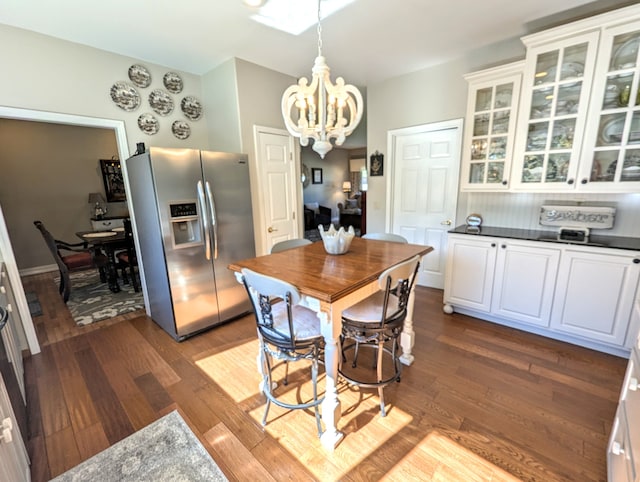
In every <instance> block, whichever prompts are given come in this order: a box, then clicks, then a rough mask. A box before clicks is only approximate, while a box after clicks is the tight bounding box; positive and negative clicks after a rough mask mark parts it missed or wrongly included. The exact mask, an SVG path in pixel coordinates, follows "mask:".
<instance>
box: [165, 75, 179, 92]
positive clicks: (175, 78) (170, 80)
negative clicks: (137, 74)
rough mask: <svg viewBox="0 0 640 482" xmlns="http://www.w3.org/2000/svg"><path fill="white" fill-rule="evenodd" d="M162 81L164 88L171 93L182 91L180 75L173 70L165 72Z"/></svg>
mask: <svg viewBox="0 0 640 482" xmlns="http://www.w3.org/2000/svg"><path fill="white" fill-rule="evenodd" d="M162 83H163V84H164V86H165V87H166V89H167V90H168V91H169V92H171V93H172V94H179V93H180V92H182V77H180V76H179V75H178V74H176V73H175V72H167V73H166V74H164V77H163V78H162Z"/></svg>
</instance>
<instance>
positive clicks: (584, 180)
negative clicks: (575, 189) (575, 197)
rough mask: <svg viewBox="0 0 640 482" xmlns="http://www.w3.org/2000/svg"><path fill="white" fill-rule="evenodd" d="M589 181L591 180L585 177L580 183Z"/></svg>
mask: <svg viewBox="0 0 640 482" xmlns="http://www.w3.org/2000/svg"><path fill="white" fill-rule="evenodd" d="M588 182H589V180H588V179H587V178H584V179H583V180H582V181H580V184H586V183H588Z"/></svg>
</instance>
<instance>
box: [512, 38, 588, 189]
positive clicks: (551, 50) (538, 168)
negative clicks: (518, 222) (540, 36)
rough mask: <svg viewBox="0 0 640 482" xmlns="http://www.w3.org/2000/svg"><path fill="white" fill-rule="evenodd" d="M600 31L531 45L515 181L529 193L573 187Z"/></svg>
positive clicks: (517, 142) (517, 149) (515, 158)
mask: <svg viewBox="0 0 640 482" xmlns="http://www.w3.org/2000/svg"><path fill="white" fill-rule="evenodd" d="M598 35H599V34H598V32H597V31H594V32H590V33H587V34H582V35H576V36H573V37H570V38H569V39H565V40H563V41H557V42H550V43H545V44H544V45H538V46H533V47H530V48H528V49H527V58H526V65H525V76H524V79H523V87H522V102H521V108H520V113H519V119H518V133H517V138H516V150H515V154H514V172H513V175H512V180H513V184H514V187H515V188H517V189H526V190H527V191H567V190H573V189H574V185H575V177H576V174H577V171H578V162H579V160H580V150H581V149H580V148H581V146H582V139H583V134H584V128H585V121H586V116H587V107H588V102H589V95H590V93H591V82H592V76H593V70H594V66H595V56H596V48H597V42H598Z"/></svg>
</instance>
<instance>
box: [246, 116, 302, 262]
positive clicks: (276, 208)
mask: <svg viewBox="0 0 640 482" xmlns="http://www.w3.org/2000/svg"><path fill="white" fill-rule="evenodd" d="M255 135H256V167H257V173H258V183H257V184H258V186H257V188H258V190H259V192H260V195H259V198H260V201H261V202H260V204H261V207H262V209H261V221H260V228H261V236H260V237H261V238H262V240H263V243H262V246H264V247H265V252H263V253H262V254H265V253H268V252H269V251H270V250H271V247H272V246H273V245H274V244H275V243H278V242H280V241H285V240H287V239H293V238H298V237H300V222H299V221H298V220H299V219H300V216H299V212H298V211H299V210H300V207H299V205H300V204H301V202H298V198H299V193H298V191H297V186H298V184H299V183H296V180H297V179H299V178H300V176H299V173H298V172H297V169H296V165H297V163H296V162H295V156H294V153H293V138H292V137H291V136H290V135H289V134H288V133H287V132H286V131H281V130H276V129H267V128H263V127H256V131H255Z"/></svg>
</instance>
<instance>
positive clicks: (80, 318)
mask: <svg viewBox="0 0 640 482" xmlns="http://www.w3.org/2000/svg"><path fill="white" fill-rule="evenodd" d="M70 278H71V295H70V296H69V301H68V302H67V307H68V308H69V311H70V312H71V316H73V319H74V321H75V322H76V323H77V324H78V325H88V324H90V323H95V322H96V321H100V320H106V319H107V318H113V317H115V316H118V315H122V314H125V313H130V312H132V311H136V310H140V309H142V308H144V299H143V297H142V291H139V292H138V293H136V292H135V291H134V290H133V286H131V283H129V284H128V285H125V284H122V280H118V282H119V284H120V292H119V293H113V292H112V291H111V290H110V289H109V285H108V284H107V283H103V282H101V281H100V274H99V273H98V270H89V271H80V272H77V273H71V276H70ZM54 282H55V283H56V285H57V284H58V283H59V282H60V278H59V277H57V278H55V279H54Z"/></svg>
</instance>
